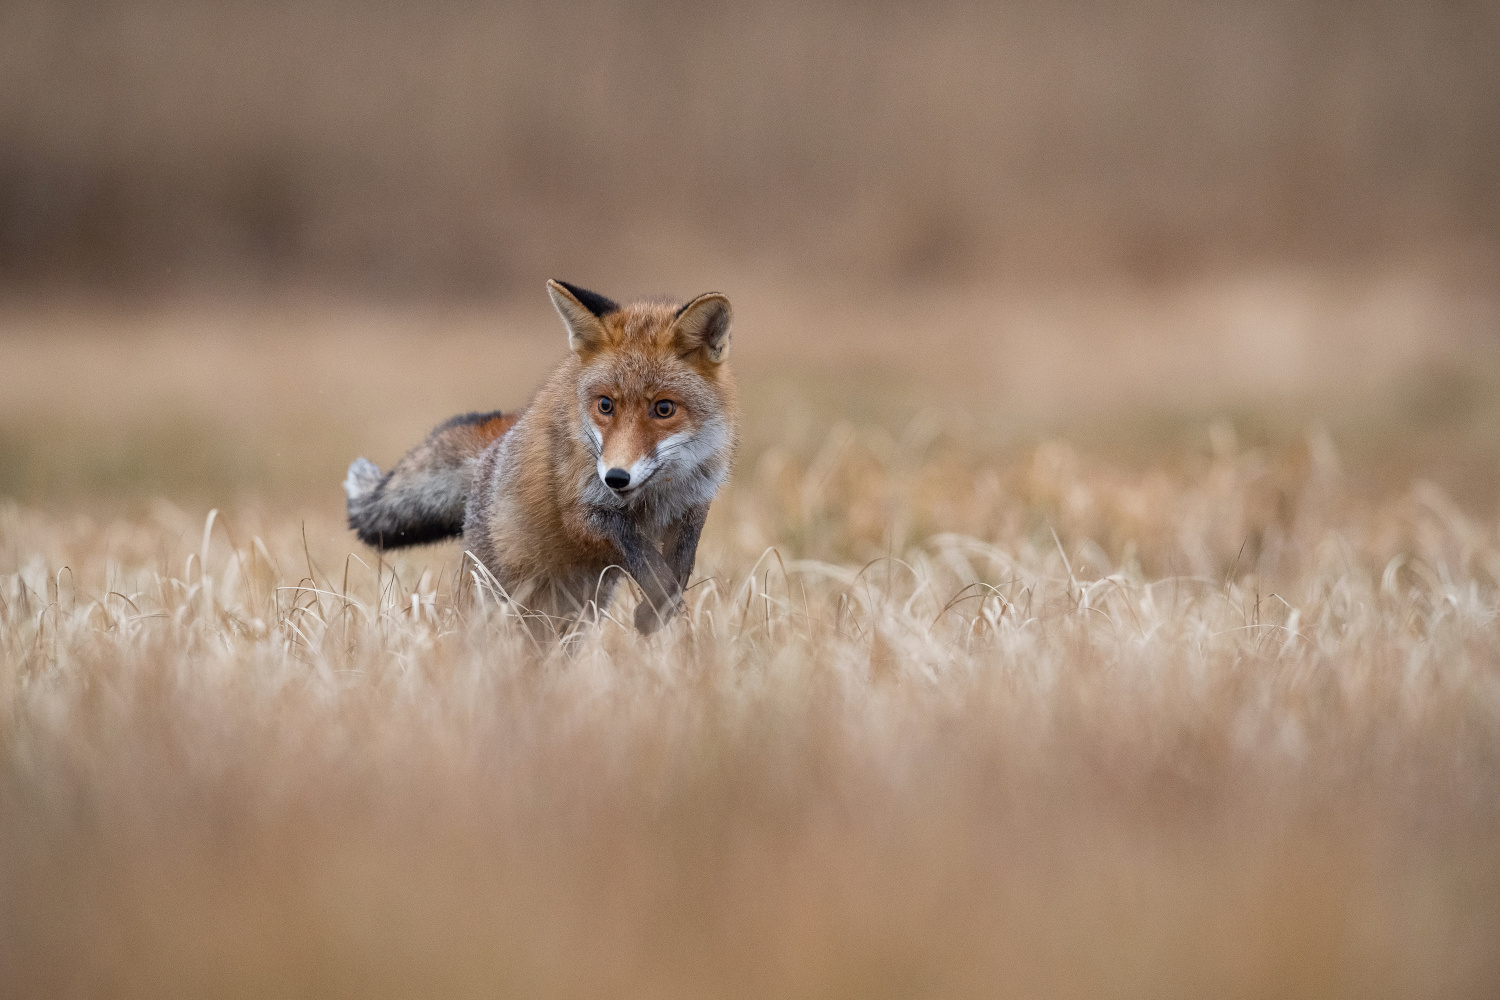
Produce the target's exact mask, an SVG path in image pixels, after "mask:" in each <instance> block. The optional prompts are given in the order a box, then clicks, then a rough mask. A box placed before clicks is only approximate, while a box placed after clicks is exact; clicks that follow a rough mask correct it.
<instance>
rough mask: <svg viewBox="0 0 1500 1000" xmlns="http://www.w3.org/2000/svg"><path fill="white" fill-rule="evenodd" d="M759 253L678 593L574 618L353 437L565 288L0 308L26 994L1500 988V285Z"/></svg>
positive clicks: (423, 414)
mask: <svg viewBox="0 0 1500 1000" xmlns="http://www.w3.org/2000/svg"><path fill="white" fill-rule="evenodd" d="M728 290H729V291H730V293H731V295H732V297H733V298H734V299H735V302H736V308H737V317H738V320H737V325H736V341H735V346H734V354H733V359H734V361H735V363H736V365H737V366H738V371H739V373H740V378H741V380H742V383H743V385H744V388H745V395H746V401H747V410H746V427H745V441H744V446H743V449H742V454H741V460H740V462H739V465H738V468H737V472H736V475H735V478H734V480H733V482H732V485H731V486H730V488H729V489H728V490H727V491H726V493H725V495H724V496H722V497H721V499H720V500H719V501H718V502H717V503H716V505H715V507H714V511H713V514H712V516H711V518H710V521H709V526H708V529H707V531H706V533H705V537H704V541H703V545H702V548H701V549H700V554H699V563H698V572H697V575H696V583H695V586H694V587H693V588H692V590H691V592H690V594H689V600H688V612H687V614H686V616H685V618H684V619H683V620H682V621H679V622H678V623H676V624H674V625H673V626H672V627H671V628H670V629H668V630H667V631H666V632H664V633H662V634H660V635H658V636H656V637H653V638H651V639H641V638H639V637H638V636H636V635H635V634H634V633H633V632H632V631H631V630H630V629H628V628H625V627H622V626H621V625H619V624H616V623H615V622H613V621H610V622H606V623H605V624H604V625H603V626H602V627H600V628H599V629H598V630H597V631H593V632H590V633H587V634H585V635H584V636H583V637H582V639H581V641H580V642H579V643H578V644H577V646H576V648H574V649H572V650H571V651H569V652H566V653H564V652H560V651H557V650H549V649H543V648H538V647H537V646H535V645H533V644H532V642H531V640H530V639H529V638H528V633H527V632H526V631H525V630H524V629H523V628H520V627H518V624H517V621H516V619H515V617H514V614H513V612H512V611H511V610H510V609H507V608H506V607H504V606H501V605H497V604H496V603H494V602H493V601H492V600H487V599H485V598H484V597H483V596H482V595H479V594H476V592H475V588H474V586H473V585H472V576H471V574H470V573H469V568H468V567H467V566H466V564H465V562H464V560H463V558H462V553H461V549H460V547H459V546H458V545H457V544H448V545H443V546H437V547H431V548H426V549H417V550H412V551H409V552H405V553H401V554H398V555H396V556H395V557H394V558H391V557H387V558H385V559H379V558H377V557H376V555H375V554H374V553H373V552H371V551H370V550H368V549H365V548H363V547H362V546H360V545H359V544H358V543H357V542H356V541H355V540H354V539H353V538H352V536H351V535H350V534H349V533H348V532H347V531H346V530H345V529H344V527H343V525H342V522H341V506H342V496H341V495H340V493H339V489H338V484H339V482H340V480H341V478H342V473H343V468H344V465H345V464H347V462H348V461H349V460H350V459H352V458H353V457H354V456H355V455H356V454H365V455H367V456H368V457H370V458H372V459H374V460H376V461H377V462H379V463H380V464H381V465H382V466H385V465H388V464H389V463H390V462H391V461H392V460H393V459H394V458H396V457H397V455H398V454H399V453H400V451H401V450H402V449H403V448H404V447H405V446H406V445H408V444H410V443H412V442H414V441H415V440H416V439H417V437H418V436H419V435H420V434H421V433H422V432H423V431H424V430H425V429H426V428H427V427H428V426H430V425H431V424H433V423H435V422H436V421H438V420H439V419H441V418H443V417H444V416H446V415H448V414H449V413H451V412H455V411H458V410H461V409H470V408H479V407H493V406H508V405H514V404H516V403H519V402H521V401H523V400H524V398H525V395H526V393H527V392H528V391H529V388H530V387H531V386H533V385H534V384H535V383H536V381H537V380H538V378H539V377H540V375H541V374H542V373H543V372H544V371H545V370H546V369H547V367H548V366H549V365H550V364H551V363H553V361H554V360H555V359H556V358H557V357H558V356H559V354H560V352H561V351H562V350H563V337H562V333H561V330H560V328H559V327H558V326H557V323H556V320H555V318H554V317H552V316H551V315H550V313H549V312H548V311H547V308H546V303H545V300H544V299H543V297H542V295H541V292H540V289H538V290H537V294H536V295H535V296H534V297H532V298H529V299H526V300H525V301H517V302H500V303H496V304H494V305H493V306H491V307H487V308H483V309H480V308H466V309H458V308H436V307H433V308H427V309H417V308H414V307H413V308H397V307H387V308H377V307H373V306H368V305H366V306H358V305H353V304H350V303H347V302H344V303H338V302H327V301H303V300H286V301H281V302H277V303H270V304H267V303H263V302H262V303H243V302H242V303H226V302H222V301H218V302H215V301H200V302H196V303H195V302H186V303H177V304H174V305H170V306H158V307H143V306H141V307H136V308H134V309H133V310H122V309H120V308H118V307H111V306H105V305H95V306H89V305H80V304H78V303H72V304H60V303H56V302H51V303H49V302H44V301H39V302H34V303H30V304H25V303H11V304H10V305H8V306H6V307H5V309H4V310H3V322H0V357H3V358H4V359H5V361H6V363H5V364H4V365H3V366H0V496H3V497H4V499H3V500H0V981H3V982H5V983H6V984H7V986H8V988H7V989H6V990H5V991H4V992H5V993H6V995H11V996H17V997H51V996H59V997H61V996H69V997H74V996H76V997H92V996H109V997H169V996H215V997H241V996H242V997H297V996H307V997H334V996H350V997H354V996H358V997H380V996H392V997H394V996H452V997H459V996H465V997H467V996H474V997H480V996H483V997H497V996H504V997H510V996H514V997H572V996H577V997H585V996H587V997H668V996H675V997H707V996H735V997H740V996H743V997H773V996H775V997H781V996H805V997H832V996H845V997H918V996H920V997H927V996H976V997H979V996H983V997H992V996H1018V997H1085V996H1086V997H1122V998H1123V997H1141V998H1148V997H1149V998H1159V997H1177V996H1180V997H1336V996H1350V997H1353V996H1359V997H1368V996H1390V997H1487V996H1494V995H1496V993H1497V991H1500V393H1497V392H1496V389H1497V387H1500V375H1497V373H1500V364H1497V361H1500V340H1497V332H1500V303H1497V300H1496V299H1495V298H1494V297H1493V295H1492V294H1490V293H1489V292H1488V291H1485V290H1483V289H1481V290H1480V291H1477V292H1476V291H1475V290H1474V289H1473V288H1472V287H1464V286H1455V285H1452V284H1449V283H1445V282H1443V281H1441V280H1439V279H1436V278H1433V277H1431V276H1424V275H1422V274H1419V273H1398V272H1393V273H1389V274H1381V275H1376V276H1373V277H1371V276H1364V277H1358V278H1354V277H1350V276H1347V275H1346V276H1343V277H1327V276H1324V277H1318V276H1309V275H1303V274H1296V273H1291V274H1275V273H1273V274H1266V275H1260V276H1247V277H1241V278H1236V279H1233V280H1230V279H1223V280H1213V281H1210V280H1207V279H1205V280H1203V281H1199V282H1197V283H1192V284H1184V285H1178V286H1172V287H1162V288H1155V289H1141V288H1130V287H1119V288H1102V289H1099V288H1095V289H1089V290H1079V289H1069V288H1056V289H1031V290H1029V291H1019V290H1012V291H1000V292H987V293H980V292H957V291H955V292H948V293H940V292H937V291H933V292H930V293H924V294H921V295H918V294H915V293H913V294H911V295H907V296H905V297H902V298H900V299H892V300H886V301H882V300H879V299H878V298H877V299H874V300H861V301H859V302H857V303H854V304H848V303H838V302H836V301H834V300H832V299H830V298H828V297H826V296H818V295H813V294H806V295H803V296H800V297H799V296H795V295H792V294H791V293H789V292H787V291H786V290H785V289H784V288H780V287H770V286H759V285H756V284H755V283H753V282H751V281H748V280H747V281H746V282H744V283H743V284H742V285H734V286H731V287H730V288H729V289H728ZM686 291H691V290H686ZM532 299H534V301H533V300H532ZM628 605H629V598H628V597H627V598H626V599H625V600H624V602H623V604H621V605H617V606H616V608H615V611H616V614H614V616H613V617H614V618H616V619H618V620H619V621H624V622H628V621H629V616H628V614H624V613H620V612H622V610H628Z"/></svg>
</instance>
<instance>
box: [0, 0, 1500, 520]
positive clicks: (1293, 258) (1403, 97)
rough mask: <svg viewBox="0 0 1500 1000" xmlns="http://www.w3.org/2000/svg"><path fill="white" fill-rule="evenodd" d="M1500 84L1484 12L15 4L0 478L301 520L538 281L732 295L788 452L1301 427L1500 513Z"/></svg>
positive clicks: (485, 353)
mask: <svg viewBox="0 0 1500 1000" xmlns="http://www.w3.org/2000/svg"><path fill="white" fill-rule="evenodd" d="M1497 51H1500V6H1497V5H1495V4H1491V3H1482V2H1451V3H1449V2H1442V3H1437V2H1433V3H1406V2H1354V0H1338V2H1331V3H1320V4H1308V3H1298V2H1290V0H1287V2H1278V0H1264V2H1246V0H1240V2H1195V3H1187V2H1181V3H1178V2H1170V0H1168V2H1159V3H1137V4H1121V3H1110V2H1078V3H1058V2H1039V0H1038V2H1032V0H1021V2H1012V3H1007V4H1003V5H1002V4H989V3H953V2H934V3H922V4H897V3H885V2H874V3H855V2H853V0H798V2H795V3H793V2H781V0H746V2H742V3H739V4H734V5H722V6H705V5H699V4H688V3H678V2H673V0H653V2H623V3H602V2H592V0H565V2H557V3H534V2H527V0H520V2H513V3H508V4H483V3H465V2H457V0H455V2H424V3H388V4H359V3H353V2H347V0H327V2H317V0H304V2H256V3H250V2H235V0H231V2H226V3H219V4H213V5H203V4H191V3H173V2H158V0H135V2H111V0H102V2H91V3H86V4H80V3H73V2H66V3H65V2H49V0H34V2H17V3H11V4H6V5H4V7H3V9H0V345H3V346H0V350H3V351H4V353H5V356H6V359H7V361H8V363H7V364H5V365H4V366H3V367H4V368H5V370H6V371H5V374H4V375H0V492H3V493H5V494H8V495H12V496H19V497H22V498H30V499H33V500H40V499H43V498H46V499H49V500H60V499H61V498H65V497H69V496H80V495H97V494H104V495H108V496H115V495H119V494H120V492H121V491H122V490H123V491H124V492H125V493H130V492H132V491H134V492H164V491H165V492H180V491H185V490H186V491H191V490H194V489H198V488H200V487H201V488H202V490H201V491H205V492H208V493H215V494H216V493H218V492H223V491H229V492H236V491H244V490H249V491H250V492H254V493H258V494H270V495H276V494H278V493H285V494H288V495H296V496H308V495H310V494H308V493H307V492H306V491H307V490H309V489H311V488H312V486H313V485H314V484H316V483H327V482H336V481H337V478H338V475H337V474H338V473H339V472H340V471H341V469H342V464H343V463H344V462H346V461H347V459H348V458H349V457H352V454H351V450H363V451H368V452H371V453H372V454H371V457H373V458H376V460H377V461H379V462H380V463H381V464H382V465H384V464H386V463H388V462H389V461H390V460H391V459H393V458H394V457H395V454H396V453H399V451H400V450H401V449H402V448H404V447H405V446H406V444H408V443H410V442H411V441H412V440H413V438H414V435H417V434H420V433H421V432H422V431H423V430H424V429H425V428H426V427H428V426H431V425H432V424H433V423H435V422H436V421H437V420H439V419H441V418H442V417H443V416H444V415H445V414H446V413H448V412H451V411H452V410H454V409H459V408H480V407H483V408H491V407H495V406H502V407H507V408H508V407H513V406H515V405H517V404H519V403H520V402H522V401H524V399H525V398H526V394H527V393H528V392H529V389H530V387H531V386H532V385H534V384H535V382H536V379H537V378H538V377H539V376H540V375H541V373H542V372H544V371H545V370H546V369H547V367H548V366H549V365H550V364H552V363H553V362H554V361H555V359H556V357H557V356H558V352H559V350H560V348H561V338H560V336H559V334H558V330H557V329H556V324H555V321H554V320H552V319H551V317H550V315H549V314H548V312H547V309H546V302H545V299H544V298H543V296H542V283H543V281H544V280H545V279H546V278H547V277H551V276H558V277H564V278H567V279H569V280H573V281H576V282H578V283H580V284H584V285H586V286H589V287H596V288H599V289H600V290H602V291H604V292H606V293H608V294H611V295H614V296H616V297H624V296H629V295H631V294H636V293H653V292H669V293H673V294H677V295H680V296H687V295H691V294H694V293H696V292H698V291H701V290H704V289H706V288H710V287H713V288H720V289H723V290H725V291H727V292H728V293H729V294H730V296H731V298H732V299H733V300H734V301H735V303H736V306H737V311H738V312H737V315H738V317H739V325H738V328H737V329H738V331H739V332H738V334H737V340H738V343H737V346H736V351H737V357H738V359H739V361H740V362H741V372H742V376H743V377H744V378H745V380H746V382H747V388H748V390H749V396H750V405H751V411H750V415H751V421H750V423H751V425H752V427H753V428H754V429H758V431H759V433H760V435H761V437H762V438H764V439H767V440H769V439H776V440H785V439H787V438H788V437H789V436H795V435H796V434H798V433H802V434H805V435H807V436H811V437H816V436H817V434H819V433H820V428H823V427H826V426H827V425H828V423H829V422H830V421H834V420H837V419H842V418H849V419H853V420H856V421H864V420H875V421H886V422H889V423H891V424H892V425H893V426H905V425H906V424H907V423H908V422H909V421H910V420H911V419H913V418H914V417H916V416H918V415H922V414H927V415H935V416H936V419H937V420H938V422H939V423H940V424H942V425H943V426H945V427H951V426H959V427H960V431H959V432H960V433H961V434H963V435H966V440H969V441H971V442H984V441H988V442H990V443H991V444H995V445H996V446H997V447H998V446H1003V445H1005V444H1006V443H1007V442H1009V443H1015V442H1016V441H1020V440H1023V439H1025V440H1034V439H1036V438H1037V437H1039V436H1045V435H1048V434H1053V433H1068V434H1073V435H1075V436H1076V437H1078V438H1080V439H1087V438H1088V437H1089V435H1090V434H1093V433H1095V432H1097V433H1098V434H1101V435H1103V438H1101V441H1103V440H1104V439H1108V440H1107V442H1105V443H1108V444H1109V445H1110V447H1111V448H1118V447H1122V446H1123V445H1122V444H1121V442H1129V441H1137V442H1139V441H1144V442H1146V443H1147V444H1148V445H1152V446H1154V444H1153V443H1154V442H1155V441H1156V440H1157V438H1156V437H1154V436H1153V435H1156V434H1158V432H1161V431H1162V430H1163V428H1166V431H1165V432H1166V433H1167V434H1168V436H1170V435H1171V434H1172V433H1176V432H1175V431H1173V430H1171V429H1172V428H1175V427H1179V426H1182V427H1187V426H1202V425H1205V424H1206V423H1207V422H1208V421H1209V420H1212V419H1217V418H1221V417H1224V416H1225V415H1226V414H1227V415H1228V418H1229V419H1231V420H1232V421H1237V424H1236V426H1238V427H1239V429H1240V431H1241V433H1242V434H1243V433H1249V434H1251V435H1252V436H1253V435H1254V434H1257V433H1262V432H1263V433H1268V434H1269V433H1273V432H1274V431H1275V428H1276V427H1281V426H1283V425H1284V426H1285V428H1289V429H1291V430H1293V431H1296V432H1298V433H1300V432H1301V430H1302V429H1303V428H1304V427H1305V426H1306V425H1307V423H1308V422H1309V421H1321V422H1324V423H1328V424H1329V425H1331V426H1332V427H1333V428H1334V437H1335V439H1337V440H1338V441H1339V442H1340V444H1341V445H1345V446H1347V447H1353V448H1356V449H1358V448H1359V447H1361V444H1360V442H1362V441H1365V442H1368V441H1370V440H1371V434H1373V435H1374V438H1375V439H1378V440H1376V443H1375V444H1369V445H1368V450H1369V451H1370V452H1371V453H1372V454H1375V455H1378V456H1379V462H1380V463H1384V464H1383V465H1382V468H1386V469H1388V470H1390V471H1392V474H1393V475H1395V476H1396V478H1400V477H1401V476H1404V475H1406V474H1407V473H1408V472H1409V471H1411V470H1412V469H1415V470H1417V471H1419V472H1422V473H1423V474H1431V475H1434V476H1438V477H1447V478H1448V479H1449V480H1452V482H1450V483H1449V485H1450V486H1451V488H1453V489H1455V490H1456V491H1457V492H1458V493H1459V494H1460V495H1461V498H1462V499H1463V500H1464V501H1465V502H1466V503H1470V504H1475V503H1479V504H1484V503H1488V504H1489V506H1488V507H1486V509H1491V508H1492V507H1493V506H1494V503H1493V497H1494V496H1495V495H1496V492H1497V490H1500V476H1496V475H1494V474H1492V472H1486V471H1485V470H1487V469H1493V467H1494V466H1495V465H1496V464H1497V454H1500V448H1497V446H1496V444H1495V442H1496V440H1497V439H1500V413H1497V410H1496V406H1495V404H1494V403H1493V402H1492V400H1493V399H1494V398H1495V397H1496V396H1497V393H1495V392H1494V389H1495V387H1496V383H1495V382H1494V381H1493V379H1492V376H1491V374H1490V373H1491V372H1492V371H1494V370H1495V369H1496V368H1497V367H1500V365H1497V364H1496V354H1495V352H1496V350H1497V346H1496V345H1497V342H1500V309H1497V305H1496V302H1497V292H1500V59H1496V57H1495V53H1496V52H1497ZM789 415H791V416H789ZM798 428H801V430H798ZM1122 428H1123V430H1122ZM1258 428H1259V429H1258ZM1268 428H1269V429H1268ZM1372 428H1373V430H1371V429H1372ZM1434 428H1436V432H1434ZM1438 432H1440V433H1438ZM1413 435H1416V436H1417V437H1418V438H1420V439H1421V440H1420V442H1419V443H1418V444H1417V445H1415V446H1411V447H1404V448H1397V447H1395V446H1394V444H1393V442H1396V440H1397V439H1398V438H1399V439H1401V440H1408V439H1410V438H1412V436H1413ZM1199 437H1202V435H1201V434H1200V435H1199ZM756 440H757V438H756V436H755V434H754V433H752V435H751V438H750V444H749V446H750V448H751V450H752V452H753V450H754V449H755V447H756V443H755V442H756ZM1204 440H1205V441H1206V438H1204ZM1434 442H1441V443H1440V444H1439V445H1435V444H1434ZM1397 443H1399V442H1397ZM976 446H979V445H978V444H976ZM985 446H986V447H987V446H988V445H985ZM1434 454H1439V455H1440V456H1441V461H1437V460H1434V459H1433V458H1432V456H1433V455H1434ZM1403 455H1404V456H1407V458H1405V459H1402V458H1400V456H1403ZM1455 455H1457V456H1458V457H1457V458H1455V457H1454V456H1455ZM1403 462H1404V463H1405V464H1401V463H1403ZM1392 463H1394V464H1392ZM330 476H332V477H333V478H332V479H330V478H329V477H330ZM319 496H320V502H321V500H323V499H326V500H328V501H329V503H330V504H332V505H333V506H334V507H336V506H337V503H338V496H337V494H336V493H334V492H329V493H328V494H327V496H326V497H322V496H321V495H319Z"/></svg>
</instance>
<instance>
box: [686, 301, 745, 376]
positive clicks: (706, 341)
mask: <svg viewBox="0 0 1500 1000" xmlns="http://www.w3.org/2000/svg"><path fill="white" fill-rule="evenodd" d="M733 318H734V313H733V311H732V310H731V309H730V308H729V299H727V298H725V297H724V296H723V295H720V294H719V293H718V292H708V293H707V294H704V295H700V296H698V297H697V298H696V299H694V300H693V301H691V302H689V303H688V304H687V305H685V306H683V307H682V308H681V309H679V310H677V315H676V316H675V317H674V318H673V320H672V342H673V344H674V345H675V346H676V348H677V350H678V351H680V352H681V353H683V354H691V353H692V352H694V351H702V352H703V356H704V357H705V358H707V359H708V360H709V361H711V362H713V363H714V364H718V363H719V362H721V361H723V360H724V352H725V351H726V350H728V349H729V323H730V320H732V319H733Z"/></svg>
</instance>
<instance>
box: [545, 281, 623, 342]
mask: <svg viewBox="0 0 1500 1000" xmlns="http://www.w3.org/2000/svg"><path fill="white" fill-rule="evenodd" d="M547 294H548V295H550V296H551V297H552V305H553V307H554V308H556V309H557V314H558V315H559V316H561V317H562V321H563V325H564V326H566V327H567V328H568V346H569V347H570V348H572V349H573V350H574V351H575V352H577V353H580V354H581V353H583V352H584V351H591V350H595V349H597V348H598V347H599V346H600V345H601V344H603V343H604V339H605V333H604V324H603V323H601V322H600V320H602V319H603V318H604V317H605V316H608V315H609V314H610V313H612V312H614V311H616V310H617V309H619V308H620V307H619V306H618V305H617V304H616V303H615V302H613V301H612V300H610V299H607V298H605V297H604V296H602V295H600V294H598V293H597V292H591V291H589V290H588V289H586V288H579V287H578V286H577V285H570V284H568V283H567V282H566V281H557V280H556V279H553V280H552V281H549V282H547Z"/></svg>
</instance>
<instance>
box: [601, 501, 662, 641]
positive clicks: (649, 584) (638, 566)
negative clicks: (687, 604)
mask: <svg viewBox="0 0 1500 1000" xmlns="http://www.w3.org/2000/svg"><path fill="white" fill-rule="evenodd" d="M595 524H596V526H597V527H598V528H599V530H600V531H601V532H602V533H603V534H604V535H605V536H606V537H608V538H609V539H610V541H612V542H614V543H615V547H616V548H618V549H619V550H620V555H621V556H622V557H624V562H625V569H626V570H627V571H628V572H629V573H630V575H631V576H633V577H635V582H636V583H638V584H640V587H641V591H642V592H643V593H644V594H645V597H646V599H645V600H644V601H642V602H641V603H640V605H639V606H638V607H637V608H636V609H635V627H636V631H638V632H640V633H641V634H642V635H650V634H651V633H652V632H655V631H656V630H657V629H659V628H661V627H662V626H663V625H665V624H666V623H667V622H668V621H670V620H671V618H672V616H673V615H674V614H676V612H677V608H678V606H679V605H680V604H681V603H682V585H681V584H680V583H678V582H677V574H676V573H675V572H674V570H673V567H672V566H671V565H669V564H668V562H667V560H666V559H665V558H663V557H662V554H661V553H660V552H658V551H656V547H655V546H654V545H652V544H651V543H650V542H649V541H648V540H647V539H646V537H645V536H644V535H642V534H641V532H640V529H638V528H637V527H636V526H635V522H633V521H631V520H630V519H629V518H627V517H624V516H623V515H621V514H619V513H616V512H614V511H609V512H607V513H602V514H599V515H598V516H597V517H596V519H595Z"/></svg>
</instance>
